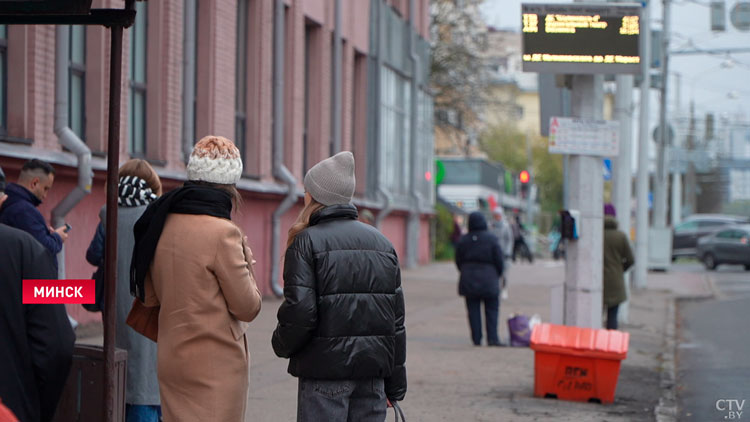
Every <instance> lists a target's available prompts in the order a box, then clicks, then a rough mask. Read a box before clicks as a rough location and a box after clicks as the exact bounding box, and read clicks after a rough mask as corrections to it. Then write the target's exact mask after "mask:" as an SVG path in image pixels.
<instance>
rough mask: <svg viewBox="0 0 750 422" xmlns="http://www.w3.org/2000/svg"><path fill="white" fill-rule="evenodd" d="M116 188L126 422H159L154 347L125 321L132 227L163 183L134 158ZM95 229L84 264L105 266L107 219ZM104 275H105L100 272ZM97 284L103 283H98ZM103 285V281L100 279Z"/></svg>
mask: <svg viewBox="0 0 750 422" xmlns="http://www.w3.org/2000/svg"><path fill="white" fill-rule="evenodd" d="M118 178H119V179H118V187H117V207H118V211H117V251H118V255H119V258H118V260H117V295H116V304H115V305H116V308H115V312H116V314H115V323H116V325H117V330H116V331H115V333H116V334H115V346H117V347H119V348H121V349H124V350H127V352H128V365H127V377H126V382H127V386H126V390H125V422H158V421H159V419H160V417H161V406H160V400H159V380H158V379H157V377H156V356H157V351H156V343H154V342H153V341H151V340H149V339H147V338H146V337H144V336H142V335H140V334H138V333H137V332H135V331H133V329H132V328H130V327H129V326H127V325H126V324H125V320H126V318H127V316H128V313H129V312H130V308H131V306H132V304H133V298H132V297H131V296H130V281H129V280H130V264H131V258H132V254H133V245H134V243H135V239H134V237H133V227H134V226H135V222H136V221H137V220H138V219H139V218H140V217H141V215H142V214H143V212H144V211H146V207H147V206H148V205H149V204H150V203H152V202H153V201H155V200H156V199H157V197H158V196H160V195H161V193H162V186H161V180H160V179H159V175H158V174H156V171H155V170H154V169H153V167H151V165H150V164H149V163H148V162H147V161H146V160H142V159H138V158H136V159H132V160H129V161H127V162H126V163H125V164H123V165H122V166H121V167H120V169H119V174H118ZM105 216H106V214H104V213H101V214H100V218H102V220H101V221H100V222H99V225H98V226H97V228H96V232H95V234H94V238H93V239H92V240H91V244H90V245H89V248H88V250H87V251H86V260H87V261H88V262H89V263H90V264H92V265H96V266H98V267H100V268H101V267H103V266H104V245H105V239H106V236H105V219H103V217H105ZM102 274H103V272H102ZM98 281H99V280H98ZM101 281H103V280H101Z"/></svg>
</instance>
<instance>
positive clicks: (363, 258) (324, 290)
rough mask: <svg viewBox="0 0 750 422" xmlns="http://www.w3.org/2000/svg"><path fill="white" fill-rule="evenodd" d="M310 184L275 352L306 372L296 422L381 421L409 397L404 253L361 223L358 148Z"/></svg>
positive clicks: (294, 235) (291, 250) (297, 226)
mask: <svg viewBox="0 0 750 422" xmlns="http://www.w3.org/2000/svg"><path fill="white" fill-rule="evenodd" d="M304 186H305V206H304V208H303V209H302V211H301V212H300V214H299V216H298V217H297V220H296V221H295V223H294V224H293V225H292V227H291V228H290V229H289V237H288V239H287V250H286V254H285V257H284V275H283V277H284V302H283V303H282V304H281V306H280V307H279V311H278V325H277V327H276V329H275V330H274V333H273V337H272V341H271V342H272V345H273V350H274V352H276V355H277V356H279V357H282V358H289V368H288V371H289V373H290V374H291V375H292V376H295V377H298V378H299V382H298V393H297V421H302V422H307V421H315V422H317V421H352V422H353V421H357V422H370V421H378V422H382V421H384V420H385V418H386V399H388V400H390V401H391V402H396V401H400V400H403V398H404V395H405V394H406V368H405V366H404V363H405V360H406V331H405V329H404V296H403V292H402V291H401V271H400V269H399V262H398V256H397V255H396V251H395V250H394V248H393V245H392V244H391V242H389V241H388V239H387V238H386V237H385V236H383V235H382V234H381V233H380V232H379V231H378V230H377V229H376V228H375V227H372V226H369V225H366V224H363V223H362V222H359V221H357V209H356V208H355V207H354V205H352V204H351V200H352V195H353V194H354V187H355V178H354V156H353V155H352V153H351V152H349V151H344V152H340V153H338V154H336V155H334V156H333V157H330V158H327V159H325V160H323V161H321V162H319V163H318V164H316V165H315V166H313V167H312V168H311V169H310V170H309V171H308V172H307V174H306V175H305V179H304Z"/></svg>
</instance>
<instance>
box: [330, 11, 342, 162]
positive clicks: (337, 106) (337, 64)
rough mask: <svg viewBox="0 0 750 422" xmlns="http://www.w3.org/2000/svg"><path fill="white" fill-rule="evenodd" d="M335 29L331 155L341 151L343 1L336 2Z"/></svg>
mask: <svg viewBox="0 0 750 422" xmlns="http://www.w3.org/2000/svg"><path fill="white" fill-rule="evenodd" d="M334 21H335V23H334V28H333V75H332V78H333V81H332V82H333V84H332V85H333V87H332V90H333V92H332V94H333V107H331V109H332V110H331V112H332V114H333V115H332V117H331V125H332V126H333V127H332V128H331V135H332V139H331V155H334V154H336V153H338V152H339V151H341V85H342V84H343V82H344V81H342V80H341V68H342V54H341V50H342V48H341V0H335V7H334Z"/></svg>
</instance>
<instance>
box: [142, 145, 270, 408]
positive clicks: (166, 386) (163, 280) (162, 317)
mask: <svg viewBox="0 0 750 422" xmlns="http://www.w3.org/2000/svg"><path fill="white" fill-rule="evenodd" d="M241 175H242V160H241V157H240V152H239V150H238V149H237V147H235V146H234V144H233V143H232V141H230V140H228V139H226V138H223V137H220V136H206V137H204V138H203V139H201V140H200V141H199V142H198V143H197V144H196V145H195V147H194V149H193V152H192V153H191V155H190V158H189V161H188V165H187V178H188V182H186V183H185V184H184V185H183V186H182V187H180V188H177V189H175V190H173V191H170V192H168V193H166V194H164V195H163V196H161V197H160V198H159V199H157V200H155V201H154V202H152V203H151V204H150V205H149V206H148V208H146V211H144V213H143V214H142V215H141V217H140V218H139V219H138V221H137V222H136V223H135V227H134V229H133V232H134V240H135V243H134V248H133V257H132V263H131V278H130V281H131V284H130V289H131V294H133V295H134V296H136V298H137V300H138V301H140V302H134V303H133V309H132V310H131V314H134V313H135V312H136V311H137V310H138V309H140V308H141V306H140V304H141V303H142V305H143V306H145V307H146V309H153V308H154V307H159V311H158V312H159V314H158V334H157V340H158V341H157V368H158V371H157V372H158V379H159V391H160V395H161V410H162V413H163V420H164V421H165V422H173V421H180V422H191V421H195V422H198V421H223V422H243V421H244V420H245V411H246V407H247V392H248V383H249V365H250V356H249V352H248V344H247V338H246V336H245V331H246V330H247V328H248V325H249V322H251V321H252V320H253V319H255V317H256V316H257V315H258V313H259V312H260V307H261V296H260V292H259V290H258V287H257V285H256V280H255V275H254V271H253V266H254V264H255V260H254V259H253V254H252V251H251V250H250V248H249V246H248V244H247V238H246V237H245V236H244V235H243V233H242V230H240V228H239V227H238V226H237V225H236V224H235V223H234V222H232V220H231V213H232V209H233V207H234V208H236V207H237V205H238V204H239V201H240V196H239V192H238V191H237V188H236V186H235V185H236V183H237V182H238V181H239V180H240V176H241Z"/></svg>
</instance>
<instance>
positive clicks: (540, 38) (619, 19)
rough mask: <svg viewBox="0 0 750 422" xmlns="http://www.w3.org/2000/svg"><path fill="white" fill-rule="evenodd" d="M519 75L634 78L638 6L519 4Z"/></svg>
mask: <svg viewBox="0 0 750 422" xmlns="http://www.w3.org/2000/svg"><path fill="white" fill-rule="evenodd" d="M521 13H522V16H521V26H522V28H523V29H522V30H523V36H522V41H523V47H522V51H523V54H522V60H523V71H524V72H539V73H558V74H617V73H633V74H635V73H640V71H641V65H640V62H641V57H640V50H639V34H640V14H641V6H640V5H635V4H625V5H621V4H617V5H615V4H585V3H560V4H536V3H534V4H522V5H521Z"/></svg>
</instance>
